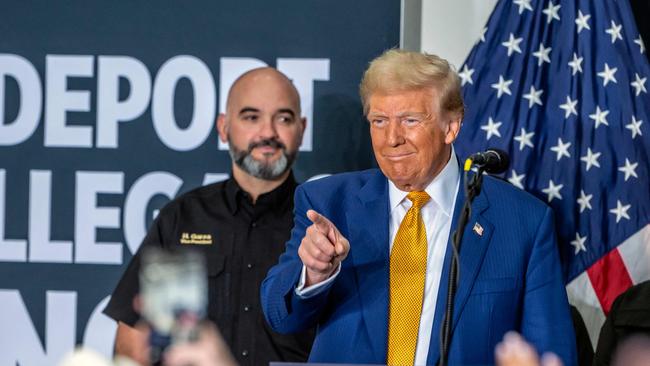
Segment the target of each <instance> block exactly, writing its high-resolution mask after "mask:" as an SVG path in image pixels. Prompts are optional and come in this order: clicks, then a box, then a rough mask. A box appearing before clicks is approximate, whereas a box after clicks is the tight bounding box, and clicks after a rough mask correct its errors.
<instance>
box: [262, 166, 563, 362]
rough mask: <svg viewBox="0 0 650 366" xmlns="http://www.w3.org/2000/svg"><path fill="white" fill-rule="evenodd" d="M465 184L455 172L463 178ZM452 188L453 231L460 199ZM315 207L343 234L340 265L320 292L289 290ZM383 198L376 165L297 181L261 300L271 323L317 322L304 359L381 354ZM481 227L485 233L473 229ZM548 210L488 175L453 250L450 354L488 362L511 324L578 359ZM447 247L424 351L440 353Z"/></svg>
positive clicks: (292, 328)
mask: <svg viewBox="0 0 650 366" xmlns="http://www.w3.org/2000/svg"><path fill="white" fill-rule="evenodd" d="M461 184H462V182H461ZM459 191H460V193H459V194H458V197H457V198H456V206H455V210H454V216H455V217H454V220H453V223H452V231H453V230H454V229H455V227H456V222H457V220H458V215H459V212H460V210H461V207H462V205H463V202H464V194H463V189H459ZM308 209H314V210H316V211H317V212H319V213H321V214H323V215H324V216H326V217H327V218H329V219H330V220H331V221H332V222H333V223H334V225H336V227H337V228H338V229H339V230H340V231H341V233H342V234H343V235H344V236H345V237H346V238H347V239H348V240H349V241H350V253H349V255H348V257H347V258H346V259H345V261H343V263H342V267H341V272H340V273H339V275H338V277H337V278H336V279H335V281H334V282H333V283H332V285H331V286H330V287H329V288H328V289H327V290H326V291H324V292H322V293H320V294H318V295H316V296H314V297H310V298H307V299H301V298H299V297H298V296H296V295H295V292H294V289H295V286H296V284H297V282H298V280H299V276H300V272H301V269H302V262H301V261H300V258H299V257H298V247H299V246H300V242H301V240H302V238H303V237H304V235H305V230H306V228H307V227H308V226H309V225H311V222H310V221H309V220H308V219H307V217H306V212H307V210H308ZM389 214H390V212H389V198H388V184H387V179H386V177H385V176H384V175H383V174H382V173H381V172H380V171H379V170H376V169H375V170H368V171H363V172H356V173H346V174H340V175H335V176H331V177H328V178H324V179H320V180H317V181H314V182H308V183H305V184H303V185H301V186H300V187H298V189H297V190H296V194H295V216H294V228H293V231H292V233H291V239H290V241H289V242H288V243H287V248H286V252H285V253H284V254H283V255H282V256H281V257H280V261H279V263H278V264H277V265H276V266H275V267H273V268H272V269H271V270H270V271H269V273H268V275H267V278H266V279H265V281H264V282H263V284H262V289H261V291H262V294H261V295H262V306H263V307H264V314H265V317H266V319H267V321H268V322H269V324H270V325H271V326H272V327H273V329H275V330H276V331H278V332H287V333H288V332H297V331H302V330H305V329H307V328H309V327H312V326H314V325H317V326H318V330H317V335H316V339H315V341H314V345H313V348H312V351H311V354H310V357H309V360H310V361H311V362H332V363H340V362H345V363H366V364H383V363H385V362H386V350H387V331H388V298H389V296H388V291H389V290H388V271H389V244H388V240H389V234H388V222H389ZM475 223H478V224H479V225H480V226H482V227H483V233H482V235H478V234H477V233H476V232H475V231H473V230H472V229H473V227H474V224H475ZM556 245H557V244H556V239H555V232H554V226H553V215H552V212H551V210H550V209H549V208H548V206H546V205H545V204H544V203H542V202H541V201H539V200H537V199H536V198H534V197H532V196H531V195H529V194H527V193H526V192H524V191H521V190H519V189H517V188H514V187H512V186H511V185H510V184H508V183H506V182H502V181H499V180H497V179H494V178H491V177H485V180H484V183H483V189H482V192H481V194H480V195H479V196H478V197H477V198H476V199H475V200H474V203H473V204H472V216H471V217H470V219H469V223H468V225H467V228H466V230H465V233H464V238H463V243H462V246H461V251H460V285H459V288H458V292H457V295H456V302H455V309H454V317H453V327H454V334H453V338H452V344H451V349H450V355H449V363H450V364H462V365H476V364H492V363H494V347H495V345H496V344H497V343H498V342H499V341H500V340H501V339H502V337H503V335H504V333H505V332H507V331H509V330H516V331H518V332H520V333H521V334H523V336H524V337H525V338H526V339H527V340H528V341H530V342H531V343H532V344H533V345H534V346H535V347H536V348H537V349H538V351H540V352H545V351H553V352H555V353H556V354H558V355H559V356H560V357H561V358H562V359H563V361H564V364H565V365H574V364H575V336H574V331H573V325H572V323H571V318H570V312H569V306H568V303H567V297H566V291H565V288H564V283H563V280H562V275H561V270H560V263H559V257H558V250H557V248H556ZM450 259H451V253H450V249H449V245H448V248H447V251H446V255H445V260H444V268H443V273H442V277H441V281H440V289H439V293H438V298H437V302H436V312H435V316H434V324H433V330H432V333H431V334H432V335H431V342H430V346H429V353H428V361H427V363H428V364H435V363H437V362H438V359H439V357H440V350H439V347H440V340H439V338H440V325H441V323H442V318H443V315H444V303H445V296H446V293H447V278H448V272H449V264H450Z"/></svg>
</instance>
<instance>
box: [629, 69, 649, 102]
mask: <svg viewBox="0 0 650 366" xmlns="http://www.w3.org/2000/svg"><path fill="white" fill-rule="evenodd" d="M646 80H648V78H643V79H641V76H639V74H637V73H636V72H635V73H634V81H633V82H631V83H630V85H632V86H633V87H634V89H635V93H634V94H635V96H637V97H638V96H639V94H641V92H644V93H647V92H648V91H647V90H646V88H645V82H646Z"/></svg>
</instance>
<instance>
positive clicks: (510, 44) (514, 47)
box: [501, 33, 524, 56]
mask: <svg viewBox="0 0 650 366" xmlns="http://www.w3.org/2000/svg"><path fill="white" fill-rule="evenodd" d="M523 40H524V38H523V37H521V38H515V36H514V34H512V33H510V36H509V37H508V40H507V41H505V42H502V43H501V44H502V45H503V47H505V48H507V49H508V56H511V55H512V53H513V52H517V53H521V48H519V44H520V43H521V41H523Z"/></svg>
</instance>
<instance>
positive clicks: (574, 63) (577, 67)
mask: <svg viewBox="0 0 650 366" xmlns="http://www.w3.org/2000/svg"><path fill="white" fill-rule="evenodd" d="M583 59H584V58H583V57H578V55H577V54H576V53H575V52H574V53H573V60H571V61H569V66H570V67H571V75H575V74H576V72H582V60H583Z"/></svg>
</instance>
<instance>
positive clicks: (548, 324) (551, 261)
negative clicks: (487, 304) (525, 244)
mask: <svg viewBox="0 0 650 366" xmlns="http://www.w3.org/2000/svg"><path fill="white" fill-rule="evenodd" d="M521 332H522V335H523V336H524V337H525V338H526V339H527V340H529V341H530V342H531V343H532V344H533V345H535V347H536V348H537V350H538V351H539V352H540V353H543V352H553V353H555V354H557V355H558V356H559V357H560V358H561V359H562V361H563V362H564V365H565V366H570V365H575V364H576V339H575V332H574V329H573V324H572V320H571V315H570V310H569V303H568V300H567V295H566V289H565V287H564V280H563V277H562V271H561V268H560V258H559V254H558V247H557V240H556V237H555V229H554V224H553V214H552V212H551V210H550V208H547V209H546V213H545V214H544V217H543V219H542V221H541V223H540V225H539V227H538V228H537V233H536V235H535V239H534V244H533V248H532V252H531V256H530V260H529V263H528V267H527V271H526V289H525V292H524V300H523V313H522V323H521Z"/></svg>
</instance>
